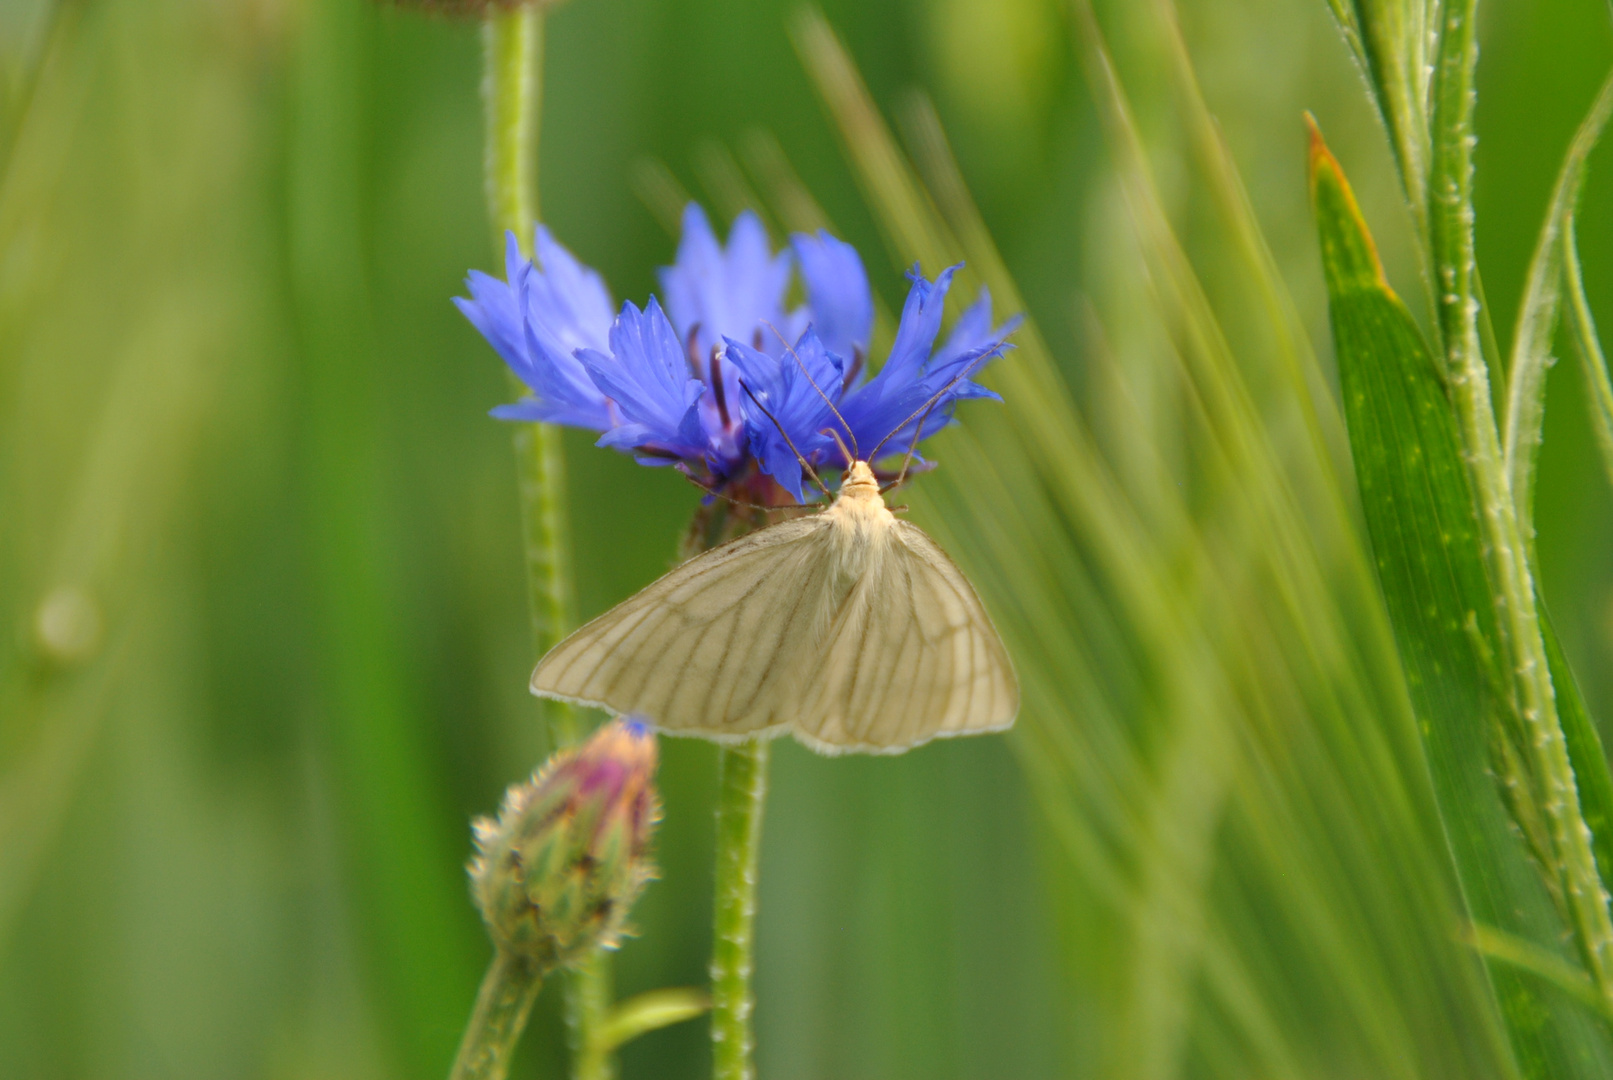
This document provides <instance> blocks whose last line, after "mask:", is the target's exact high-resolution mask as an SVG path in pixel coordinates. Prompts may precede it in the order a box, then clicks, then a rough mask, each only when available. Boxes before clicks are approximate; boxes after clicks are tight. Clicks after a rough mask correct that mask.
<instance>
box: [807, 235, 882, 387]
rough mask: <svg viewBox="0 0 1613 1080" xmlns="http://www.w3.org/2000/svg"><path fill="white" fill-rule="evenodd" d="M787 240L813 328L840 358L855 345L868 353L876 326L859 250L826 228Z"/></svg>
mask: <svg viewBox="0 0 1613 1080" xmlns="http://www.w3.org/2000/svg"><path fill="white" fill-rule="evenodd" d="M790 245H791V247H793V248H794V250H795V259H796V263H797V264H798V265H799V266H800V267H801V278H802V280H804V281H805V282H806V290H807V297H808V299H809V300H810V302H811V305H810V310H811V318H812V325H813V328H814V329H815V330H817V332H818V336H819V337H820V338H822V339H823V344H824V345H825V347H827V348H828V349H829V351H831V352H833V353H837V354H839V355H840V356H844V357H851V356H855V355H856V353H857V351H858V350H861V351H862V353H863V354H864V355H866V354H867V352H868V341H869V338H870V336H871V335H872V334H873V329H874V297H873V293H872V292H870V291H869V288H868V274H867V272H866V271H864V269H863V262H862V259H861V258H860V257H859V256H858V255H857V249H856V248H854V247H852V246H851V245H850V244H848V243H846V242H845V241H843V240H837V239H836V238H835V237H833V236H831V235H830V234H829V232H828V230H827V229H819V230H818V232H817V234H816V235H808V234H806V233H796V234H795V235H794V236H792V237H790Z"/></svg>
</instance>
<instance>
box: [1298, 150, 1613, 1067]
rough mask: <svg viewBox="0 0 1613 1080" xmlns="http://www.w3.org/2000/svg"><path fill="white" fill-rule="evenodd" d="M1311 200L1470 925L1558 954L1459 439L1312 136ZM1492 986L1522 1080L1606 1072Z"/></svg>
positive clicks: (1533, 996)
mask: <svg viewBox="0 0 1613 1080" xmlns="http://www.w3.org/2000/svg"><path fill="white" fill-rule="evenodd" d="M1312 192H1313V198H1314V200H1315V212H1316V219H1317V227H1318V231H1319V234H1320V239H1321V248H1322V261H1323V268H1324V271H1325V276H1326V279H1327V288H1328V297H1329V309H1330V314H1331V321H1332V325H1333V334H1334V343H1335V348H1336V350H1337V355H1338V363H1339V372H1340V381H1341V383H1342V387H1343V392H1344V400H1345V415H1346V421H1347V424H1348V426H1349V432H1350V443H1351V448H1352V450H1353V453H1354V458H1355V467H1356V476H1357V481H1358V483H1359V485H1360V489H1361V501H1362V505H1363V509H1364V511H1365V516H1366V520H1367V528H1368V532H1369V533H1370V535H1371V538H1372V546H1373V551H1374V554H1375V556H1376V561H1377V566H1378V575H1379V581H1380V583H1381V585H1382V589H1383V594H1384V599H1385V601H1386V603H1387V605H1388V609H1389V614H1390V618H1391V621H1392V622H1393V624H1394V627H1395V636H1396V643H1397V645H1398V647H1399V651H1400V655H1401V659H1402V662H1403V663H1404V666H1405V668H1406V674H1407V679H1408V682H1409V684H1410V689H1411V694H1412V703H1413V707H1414V708H1415V710H1416V712H1417V716H1418V721H1419V728H1420V730H1421V731H1422V733H1423V740H1424V746H1425V748H1426V752H1427V757H1428V764H1429V769H1430V772H1431V774H1432V779H1433V783H1434V791H1435V795H1436V798H1437V800H1438V802H1439V806H1440V812H1441V815H1442V817H1443V820H1444V824H1445V834H1446V838H1447V841H1448V842H1449V845H1450V849H1451V854H1452V856H1453V858H1454V861H1455V864H1456V870H1457V876H1458V878H1459V880H1460V882H1461V886H1462V893H1463V896H1464V898H1465V900H1466V903H1467V906H1468V910H1469V914H1470V915H1471V917H1472V918H1473V920H1474V921H1476V922H1478V923H1481V924H1484V925H1487V926H1493V927H1495V928H1497V929H1499V930H1501V931H1502V932H1504V933H1506V934H1508V935H1511V936H1513V937H1516V938H1519V939H1521V940H1524V941H1527V942H1529V943H1531V944H1532V945H1534V946H1538V947H1539V948H1541V949H1544V950H1549V951H1551V952H1552V953H1554V954H1556V955H1563V953H1562V946H1561V941H1562V940H1563V935H1564V931H1565V929H1566V928H1565V926H1564V923H1563V921H1562V919H1561V918H1560V916H1559V914H1558V911H1557V908H1556V906H1555V905H1554V903H1553V902H1552V898H1551V896H1550V895H1549V893H1548V891H1547V889H1546V886H1545V885H1544V883H1543V882H1542V880H1541V878H1540V876H1539V875H1538V874H1537V872H1536V870H1535V866H1534V864H1533V863H1532V861H1531V857H1530V853H1529V851H1528V850H1526V848H1525V846H1524V844H1523V843H1521V842H1520V841H1519V839H1518V838H1517V835H1516V833H1515V831H1514V827H1513V822H1512V819H1511V816H1510V815H1509V813H1508V808H1507V805H1506V804H1505V803H1504V802H1503V798H1502V794H1501V791H1500V790H1499V787H1498V785H1497V783H1496V781H1495V779H1494V778H1493V776H1492V770H1493V768H1494V766H1493V763H1492V751H1491V747H1492V746H1493V745H1494V744H1495V742H1496V738H1497V732H1498V730H1499V729H1500V723H1501V718H1502V714H1503V713H1504V712H1505V711H1506V710H1507V709H1508V707H1509V706H1508V703H1507V702H1506V701H1505V700H1504V699H1503V696H1502V695H1503V693H1504V688H1505V685H1504V682H1503V680H1501V679H1500V678H1498V676H1497V673H1496V672H1495V671H1494V670H1493V665H1494V660H1493V657H1492V655H1491V653H1490V652H1489V650H1488V648H1487V647H1486V646H1485V644H1484V642H1486V641H1490V640H1494V635H1495V634H1496V633H1497V629H1496V624H1497V621H1498V616H1497V612H1496V610H1495V602H1494V597H1493V593H1492V591H1491V588H1490V583H1489V577H1488V571H1487V567H1486V565H1485V561H1484V559H1483V556H1482V555H1481V548H1482V543H1481V538H1482V536H1483V533H1482V530H1481V529H1480V525H1479V521H1478V515H1477V512H1476V506H1477V502H1476V498H1475V493H1474V491H1473V489H1472V486H1471V483H1470V480H1469V477H1468V471H1467V468H1466V466H1465V464H1464V461H1463V443H1462V437H1461V431H1460V429H1459V427H1458V422H1457V419H1456V418H1455V416H1454V415H1453V413H1452V410H1451V408H1450V402H1449V400H1448V398H1447V396H1446V392H1445V386H1444V382H1443V380H1442V379H1441V377H1440V373H1439V370H1438V367H1437V366H1436V363H1435V361H1434V358H1433V356H1432V354H1431V353H1430V351H1429V349H1428V347H1427V345H1426V343H1425V342H1424V340H1423V337H1422V334H1421V332H1420V331H1419V330H1418V328H1417V325H1416V322H1415V321H1414V320H1413V318H1412V316H1411V313H1410V312H1409V311H1408V310H1407V309H1406V307H1405V305H1404V304H1402V303H1401V302H1400V300H1399V298H1398V297H1397V296H1395V294H1394V293H1393V292H1392V291H1391V290H1390V289H1389V287H1388V285H1387V283H1386V282H1385V280H1384V278H1383V275H1382V271H1381V268H1380V267H1379V265H1378V261H1377V255H1376V251H1375V249H1374V247H1373V244H1372V240H1371V237H1370V235H1369V234H1368V232H1367V230H1366V227H1365V224H1364V223H1363V222H1362V220H1361V217H1360V214H1359V211H1358V210H1357V208H1356V206H1355V202H1354V198H1353V196H1352V195H1351V193H1350V190H1349V187H1348V185H1347V183H1346V181H1345V179H1344V175H1343V173H1342V171H1340V169H1339V167H1338V163H1337V162H1336V161H1335V160H1334V159H1333V158H1332V156H1331V155H1330V154H1329V153H1328V152H1327V149H1326V147H1325V146H1323V145H1322V143H1321V139H1320V136H1315V137H1314V139H1313V144H1312ZM1565 962H1567V959H1566V957H1565ZM1490 978H1491V981H1492V984H1493V985H1494V987H1495V990H1496V995H1497V999H1498V1002H1499V1004H1500V1007H1501V1011H1502V1014H1503V1016H1504V1018H1505V1020H1506V1023H1507V1027H1508V1030H1509V1032H1510V1034H1511V1036H1512V1042H1513V1047H1514V1050H1515V1052H1516V1054H1517V1057H1518V1060H1519V1064H1520V1065H1521V1066H1522V1067H1523V1069H1524V1072H1525V1074H1526V1075H1529V1076H1534V1077H1548V1076H1549V1077H1569V1076H1586V1077H1589V1076H1593V1075H1605V1072H1606V1070H1607V1069H1608V1068H1610V1067H1613V1043H1610V1042H1609V1040H1608V1037H1607V1032H1606V1031H1605V1030H1604V1029H1602V1028H1601V1027H1600V1026H1599V1025H1598V1024H1596V1023H1594V1022H1592V1021H1590V1020H1589V1019H1588V1018H1587V1017H1586V1016H1585V1015H1584V1014H1583V1013H1582V1012H1581V1011H1580V1010H1579V1008H1578V1006H1577V1005H1575V1004H1573V1003H1572V1002H1571V1001H1569V1000H1566V999H1565V998H1564V997H1563V995H1562V994H1561V992H1560V991H1558V990H1556V989H1554V988H1551V987H1549V986H1546V985H1542V984H1540V983H1539V982H1538V981H1531V980H1530V979H1528V978H1525V977H1522V976H1520V974H1519V973H1518V972H1517V971H1515V970H1511V969H1510V968H1507V967H1504V966H1502V965H1498V964H1492V965H1490Z"/></svg>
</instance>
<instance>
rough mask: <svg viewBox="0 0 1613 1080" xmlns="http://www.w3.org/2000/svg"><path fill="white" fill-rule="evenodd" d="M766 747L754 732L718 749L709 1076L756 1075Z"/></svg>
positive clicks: (738, 1079) (723, 1079)
mask: <svg viewBox="0 0 1613 1080" xmlns="http://www.w3.org/2000/svg"><path fill="white" fill-rule="evenodd" d="M767 747H768V744H767V743H766V742H763V741H760V740H756V741H752V742H747V743H741V744H739V745H738V746H731V747H730V746H725V747H723V748H722V749H721V750H720V751H719V757H718V765H717V768H718V778H717V786H718V794H717V895H716V925H715V927H714V934H713V942H712V950H711V1005H712V1008H711V1057H712V1077H713V1080H753V1078H754V1077H755V1075H756V1069H755V1067H754V1065H753V1064H752V1063H751V1050H752V1048H753V1046H754V1042H755V1040H754V1038H753V1037H752V1035H751V1008H752V1004H753V1002H752V996H751V970H752V968H753V967H754V964H753V963H752V958H751V944H752V940H753V936H752V931H753V929H754V926H755V923H756V856H757V853H758V852H759V851H760V849H761V846H762V803H763V802H764V801H765V800H766V798H767Z"/></svg>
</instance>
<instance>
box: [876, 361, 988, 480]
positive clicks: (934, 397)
mask: <svg viewBox="0 0 1613 1080" xmlns="http://www.w3.org/2000/svg"><path fill="white" fill-rule="evenodd" d="M1003 348H1004V345H1003V344H1002V343H1001V342H999V343H998V344H997V345H995V346H994V347H992V348H990V349H987V350H986V351H985V352H983V353H981V354H980V355H979V356H977V357H975V358H974V361H973V362H972V363H970V364H969V366H967V367H965V368H964V369H963V370H962V371H960V372H958V373H957V374H956V375H954V376H952V378H951V379H949V380H947V384H946V385H945V386H943V387H941V389H939V390H937V391H936V392H935V393H933V394H931V395H930V399H929V400H928V401H926V402H925V403H924V404H923V405H920V406H919V407H918V408H917V409H914V410H913V411H912V412H911V413H909V414H908V416H907V419H906V420H903V421H902V422H901V423H900V424H897V425H896V426H895V427H893V428H891V432H890V435H886V436H885V437H884V438H883V439H881V440H879V444H878V445H876V446H875V447H874V449H873V452H872V453H870V454H869V455H868V457H867V458H866V459H865V460H867V461H868V463H869V464H873V460H874V458H875V457H876V456H878V454H879V449H880V447H882V446H884V445H885V444H886V443H888V442H890V441H891V436H893V435H895V434H896V433H897V432H898V431H901V430H902V429H903V428H905V427H906V426H907V425H908V424H910V423H912V422H913V421H914V420H916V419H918V417H919V415H920V414H923V415H924V416H926V417H928V416H929V414H930V410H931V409H933V408H935V406H936V403H937V402H939V401H940V400H941V399H942V398H943V397H945V396H946V392H947V391H948V390H951V389H952V388H953V387H954V386H957V385H958V384H959V383H960V382H962V381H963V380H964V379H967V378H968V377H969V376H970V375H973V374H974V373H975V371H976V369H978V368H979V367H980V365H981V364H984V363H985V362H986V361H987V360H990V359H992V358H994V357H997V356H1001V355H1002V351H1003ZM918 430H919V431H923V430H924V425H923V424H922V423H921V424H919V429H918ZM914 445H915V446H916V445H918V440H917V438H915V439H914Z"/></svg>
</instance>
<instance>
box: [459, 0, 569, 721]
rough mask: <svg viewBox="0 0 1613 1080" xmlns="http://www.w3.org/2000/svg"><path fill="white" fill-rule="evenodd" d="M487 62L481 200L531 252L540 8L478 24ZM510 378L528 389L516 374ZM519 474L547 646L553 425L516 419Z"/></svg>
mask: <svg viewBox="0 0 1613 1080" xmlns="http://www.w3.org/2000/svg"><path fill="white" fill-rule="evenodd" d="M482 43H483V53H484V66H485V68H486V71H485V75H484V82H483V86H482V93H483V96H484V98H485V104H486V108H487V154H486V161H485V166H486V170H487V206H488V214H489V217H490V218H491V219H492V222H493V248H494V251H495V252H496V253H502V252H503V250H504V234H505V233H506V232H513V233H514V234H515V237H516V240H517V242H518V243H520V245H521V250H522V251H524V252H526V253H527V254H528V255H530V254H531V244H532V226H533V224H534V223H535V222H536V220H537V190H538V187H537V182H536V169H537V152H538V113H539V103H540V102H541V100H542V79H541V72H542V67H543V12H542V11H541V10H540V9H539V7H538V6H535V5H528V6H522V7H516V8H512V9H509V10H507V11H506V10H498V9H495V10H494V11H493V12H492V13H491V14H490V15H489V16H488V17H487V21H486V24H485V25H484V27H483V38H482ZM511 381H512V383H514V385H515V387H516V389H517V390H518V391H520V392H524V388H522V387H520V384H519V383H515V382H514V376H511ZM515 452H516V462H517V467H518V470H519V474H520V488H521V518H522V535H523V538H524V540H525V549H526V566H527V589H528V594H529V598H530V600H531V611H532V636H533V643H534V645H536V647H537V650H538V652H539V653H540V654H541V653H543V652H546V651H547V650H548V649H549V648H550V647H551V646H553V645H554V644H555V643H556V642H558V641H559V640H560V639H561V638H562V637H563V636H564V635H565V633H566V632H567V631H568V630H569V629H570V628H571V626H572V625H573V623H574V622H575V612H574V611H573V603H572V595H571V558H570V550H569V545H568V543H567V537H568V535H569V523H568V521H567V520H566V473H565V465H566V461H565V454H564V450H563V448H562V446H561V443H560V429H559V428H557V427H555V426H554V425H553V424H520V425H518V426H517V428H516V433H515ZM545 707H546V709H547V711H548V715H549V719H550V724H551V726H552V728H553V730H554V735H555V741H556V742H557V743H559V744H560V745H566V744H568V743H572V742H575V741H576V739H577V720H576V716H575V714H574V713H573V711H572V709H571V708H570V706H567V705H564V704H562V703H560V702H549V703H546V706H545Z"/></svg>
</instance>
